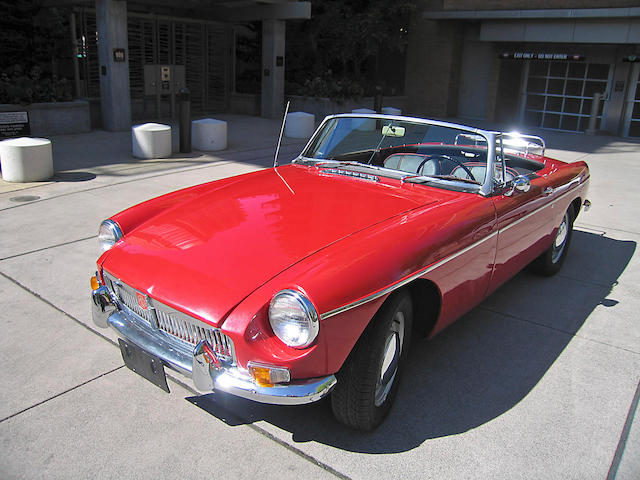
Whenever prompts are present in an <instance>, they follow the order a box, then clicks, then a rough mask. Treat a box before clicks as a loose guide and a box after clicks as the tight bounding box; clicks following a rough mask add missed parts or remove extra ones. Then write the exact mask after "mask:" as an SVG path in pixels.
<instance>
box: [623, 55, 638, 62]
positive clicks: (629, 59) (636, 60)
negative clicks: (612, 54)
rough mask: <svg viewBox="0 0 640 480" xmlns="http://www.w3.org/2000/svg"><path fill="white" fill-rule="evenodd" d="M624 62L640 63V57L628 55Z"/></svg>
mask: <svg viewBox="0 0 640 480" xmlns="http://www.w3.org/2000/svg"><path fill="white" fill-rule="evenodd" d="M622 61H623V62H632V63H636V62H640V55H627V56H626V57H624V58H623V59H622Z"/></svg>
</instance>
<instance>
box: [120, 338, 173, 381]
mask: <svg viewBox="0 0 640 480" xmlns="http://www.w3.org/2000/svg"><path fill="white" fill-rule="evenodd" d="M118 343H119V344H120V352H121V353H122V359H123V360H124V364H125V365H126V366H127V368H129V369H130V370H133V371H134V372H136V373H137V374H138V375H140V376H142V377H144V378H146V379H147V380H149V381H150V382H151V383H153V384H154V385H156V386H158V387H160V388H161V389H162V390H164V391H165V392H167V393H169V385H167V376H166V375H165V373H164V365H163V364H162V360H160V358H158V357H156V356H155V355H151V354H150V353H149V352H147V351H145V350H143V349H142V348H140V347H139V346H137V345H135V344H133V343H129V342H126V341H124V340H122V339H121V338H119V339H118Z"/></svg>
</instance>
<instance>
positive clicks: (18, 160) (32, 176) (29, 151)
mask: <svg viewBox="0 0 640 480" xmlns="http://www.w3.org/2000/svg"><path fill="white" fill-rule="evenodd" d="M0 166H1V167H2V179H3V180H5V181H6V182H41V181H43V180H48V179H50V178H51V177H53V153H52V150H51V140H48V139H46V138H29V137H22V138H10V139H8V140H3V141H2V142H0Z"/></svg>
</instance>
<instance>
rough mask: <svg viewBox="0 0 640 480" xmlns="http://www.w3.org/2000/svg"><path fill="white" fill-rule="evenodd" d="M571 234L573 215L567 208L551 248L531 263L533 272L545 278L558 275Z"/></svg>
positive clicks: (567, 249)
mask: <svg viewBox="0 0 640 480" xmlns="http://www.w3.org/2000/svg"><path fill="white" fill-rule="evenodd" d="M572 233H573V214H572V210H571V208H569V209H568V210H567V211H566V212H565V214H564V216H563V217H562V222H560V226H559V227H558V231H557V232H556V236H555V237H554V239H553V243H552V244H551V246H550V247H549V248H548V249H547V250H545V252H544V253H543V254H542V255H540V256H539V257H538V258H536V259H535V260H534V261H533V263H531V268H532V269H533V271H534V272H536V273H538V274H540V275H544V276H547V277H549V276H551V275H555V274H556V273H558V271H559V270H560V268H562V264H563V263H564V261H565V259H566V258H567V252H568V251H569V244H570V243H571V236H572Z"/></svg>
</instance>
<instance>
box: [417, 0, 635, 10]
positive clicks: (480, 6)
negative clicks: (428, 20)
mask: <svg viewBox="0 0 640 480" xmlns="http://www.w3.org/2000/svg"><path fill="white" fill-rule="evenodd" d="M638 6H640V4H639V2H638V0H444V1H443V7H442V10H539V9H553V8H619V7H638ZM429 7H430V6H427V9H431V8H429ZM433 10H439V9H436V8H433Z"/></svg>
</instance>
